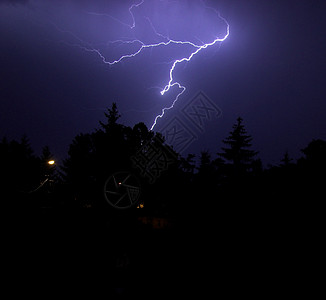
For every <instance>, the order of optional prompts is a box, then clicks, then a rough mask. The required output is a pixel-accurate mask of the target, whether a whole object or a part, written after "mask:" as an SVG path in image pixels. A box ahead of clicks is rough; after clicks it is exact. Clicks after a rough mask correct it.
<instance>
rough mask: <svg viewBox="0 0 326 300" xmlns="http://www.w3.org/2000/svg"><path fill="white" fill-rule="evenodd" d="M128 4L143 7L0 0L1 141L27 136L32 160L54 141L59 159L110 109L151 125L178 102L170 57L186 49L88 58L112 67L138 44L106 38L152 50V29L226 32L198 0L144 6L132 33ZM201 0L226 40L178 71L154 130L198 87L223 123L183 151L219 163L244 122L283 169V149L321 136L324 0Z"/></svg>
mask: <svg viewBox="0 0 326 300" xmlns="http://www.w3.org/2000/svg"><path fill="white" fill-rule="evenodd" d="M133 3H139V1H138V2H137V1H127V0H123V1H121V0H119V1H118V0H115V1H108V0H70V1H68V0H67V1H64V0H30V1H28V0H25V1H23V0H21V1H18V0H16V1H12V0H7V1H4V0H0V137H3V136H6V137H7V138H9V139H20V137H21V136H22V135H23V134H26V135H27V136H28V137H29V139H30V142H31V145H32V147H33V149H34V150H35V151H36V153H37V154H39V153H40V151H41V149H42V147H43V146H45V145H49V146H50V149H51V151H52V152H53V153H54V154H55V155H56V157H57V158H58V159H59V160H61V159H63V158H65V157H66V155H67V151H68V146H69V144H70V143H71V141H72V139H73V137H74V136H75V135H77V134H78V133H81V132H83V133H86V132H91V131H93V130H94V129H95V128H98V122H99V120H103V117H104V112H105V111H106V108H107V107H110V106H111V104H112V102H116V103H117V105H118V109H119V111H120V113H121V114H122V118H121V122H122V123H124V124H125V125H130V126H133V125H134V124H136V123H138V122H144V123H145V124H146V125H147V126H148V127H150V126H151V125H152V123H153V120H154V118H155V116H156V115H158V114H159V113H160V112H161V109H162V108H163V107H165V106H169V105H171V103H172V101H173V96H175V95H176V91H174V90H171V92H169V93H168V94H166V95H164V96H161V95H160V89H162V88H163V87H164V86H165V85H166V84H167V81H168V78H169V69H170V67H171V61H173V60H175V59H179V58H180V56H182V55H189V53H190V52H189V51H190V50H191V49H190V48H189V46H184V47H175V46H173V47H165V48H164V49H163V47H158V48H157V49H152V50H151V49H146V51H144V52H142V53H141V54H140V55H138V56H137V57H135V58H133V59H127V60H124V61H122V62H121V63H120V64H116V65H114V66H110V65H108V64H105V63H104V62H103V60H102V59H101V58H100V57H99V55H98V53H96V52H94V51H85V50H86V49H98V50H100V51H101V53H102V54H103V55H104V56H105V57H106V58H107V59H108V60H114V59H118V58H119V56H121V55H123V54H128V53H131V52H132V51H135V49H136V48H137V46H139V45H137V44H135V43H134V44H123V43H121V42H116V43H112V42H113V41H117V40H124V41H126V40H131V39H139V40H140V39H141V40H142V41H144V42H145V43H150V42H153V41H155V42H158V41H159V36H158V35H157V34H155V33H154V30H153V28H155V29H156V31H157V32H159V33H160V34H162V35H164V36H169V37H170V38H171V39H172V38H174V39H182V40H189V41H192V42H194V43H198V44H201V43H207V42H209V41H211V40H212V39H214V37H216V36H220V35H223V34H225V29H226V28H225V24H224V23H223V22H221V19H218V17H217V14H216V12H215V10H213V9H205V7H204V5H203V2H202V1H200V0H198V1H195V0H193V1H167V0H163V1H160V0H156V1H155V0H151V1H149V0H148V1H145V3H144V5H143V6H142V7H137V8H135V9H134V10H133V11H134V16H135V21H136V27H135V28H134V29H130V26H132V23H133V20H132V17H131V15H130V13H129V10H128V8H129V7H130V6H131V5H132V4H133ZM205 3H206V5H207V6H209V7H212V8H214V9H216V10H218V11H219V12H220V14H221V15H222V16H223V17H224V18H225V19H226V20H227V21H228V23H229V25H230V36H229V37H228V38H227V40H226V41H224V42H223V43H218V44H216V45H214V46H213V47H210V48H208V49H205V50H203V51H201V52H200V53H199V54H198V55H196V56H195V57H194V58H193V59H192V60H191V62H189V63H183V64H180V65H179V66H178V67H177V68H176V70H175V73H174V76H175V78H176V80H178V81H179V82H180V83H182V85H183V86H185V87H186V88H187V90H186V92H185V93H184V94H183V95H182V96H181V97H180V98H179V101H178V102H177V104H176V106H175V108H174V109H173V111H172V110H171V111H168V112H167V113H166V115H165V116H164V118H162V119H161V120H159V121H158V122H159V123H158V125H159V126H158V127H157V128H158V129H159V128H160V126H161V127H164V122H167V121H168V120H169V118H171V116H172V115H173V116H179V117H181V111H182V109H183V107H184V105H185V104H186V103H189V100H190V99H192V98H193V97H194V96H195V95H196V94H197V93H198V92H199V91H203V92H204V93H205V95H207V97H209V99H210V100H211V101H213V103H215V105H216V106H217V107H218V108H219V109H220V111H221V115H220V116H219V117H218V118H216V119H212V120H210V121H207V122H206V123H205V127H204V130H202V131H201V132H199V131H196V132H195V134H196V140H195V141H194V142H193V143H192V144H191V145H190V146H189V147H188V148H187V150H186V152H185V153H183V154H187V153H188V152H192V153H196V154H198V153H199V151H200V150H209V151H210V152H211V153H212V155H213V156H215V153H216V152H218V151H220V148H221V146H222V144H221V140H222V139H224V138H225V137H226V136H227V135H228V133H229V131H230V130H231V129H232V125H233V124H234V123H235V122H236V119H237V117H239V116H241V117H242V118H243V119H244V125H245V126H246V129H247V131H248V133H249V134H251V135H252V137H253V148H254V149H255V150H257V151H259V157H260V158H261V159H262V160H263V163H264V164H277V163H279V161H280V159H281V158H282V157H283V155H284V153H285V151H288V152H289V155H290V156H291V157H293V158H298V157H300V155H301V154H300V149H302V148H304V147H306V146H307V145H308V143H309V142H310V141H311V140H312V139H318V138H320V139H326V122H325V117H326V84H325V78H326V40H325V37H326V18H325V14H326V1H325V0H313V1H312V0H296V1H287V0H282V1H278V0H275V1H269V0H228V1H227V0H217V1H206V2H205ZM146 17H148V18H150V20H151V23H152V25H153V26H151V25H150V22H149V21H148V19H146ZM154 130H156V128H155V129H154Z"/></svg>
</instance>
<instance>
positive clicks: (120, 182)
mask: <svg viewBox="0 0 326 300" xmlns="http://www.w3.org/2000/svg"><path fill="white" fill-rule="evenodd" d="M140 192H141V186H140V181H139V180H138V178H137V177H136V176H135V175H134V174H133V173H131V172H129V171H125V172H117V173H114V174H112V175H111V176H109V177H108V179H107V180H106V181H105V184H104V198H105V200H106V201H107V202H108V203H109V204H110V205H111V206H113V207H114V208H117V209H127V208H131V207H133V206H135V205H136V204H137V202H138V200H139V197H140Z"/></svg>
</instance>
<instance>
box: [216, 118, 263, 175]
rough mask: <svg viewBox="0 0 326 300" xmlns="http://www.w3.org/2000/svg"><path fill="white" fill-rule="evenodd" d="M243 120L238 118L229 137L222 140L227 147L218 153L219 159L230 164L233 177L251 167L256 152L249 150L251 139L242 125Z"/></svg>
mask: <svg viewBox="0 0 326 300" xmlns="http://www.w3.org/2000/svg"><path fill="white" fill-rule="evenodd" d="M242 121H243V119H242V118H240V117H239V118H238V119H237V123H236V124H234V125H233V127H232V128H233V130H232V131H231V132H230V135H229V136H228V137H227V138H226V139H224V140H223V143H224V144H225V145H227V146H228V147H222V150H223V152H221V153H218V155H220V156H221V157H223V158H224V159H226V160H227V161H229V162H230V164H229V166H231V172H232V173H233V175H241V174H244V173H245V172H246V171H248V170H249V169H250V168H251V167H252V163H253V161H254V157H255V156H256V155H257V154H258V152H256V151H253V150H250V149H248V148H250V147H251V146H252V145H251V141H252V137H251V136H250V135H248V134H247V131H246V129H245V127H244V125H243V124H242Z"/></svg>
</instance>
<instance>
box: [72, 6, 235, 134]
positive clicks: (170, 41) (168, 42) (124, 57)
mask: <svg viewBox="0 0 326 300" xmlns="http://www.w3.org/2000/svg"><path fill="white" fill-rule="evenodd" d="M144 2H145V0H141V1H140V2H138V3H136V4H133V5H131V6H130V7H129V13H130V16H131V20H132V24H131V25H130V24H127V23H125V22H122V21H120V20H118V19H116V18H115V17H113V16H111V15H109V14H99V13H94V12H89V14H92V15H96V16H107V17H110V18H111V19H113V20H115V21H117V22H119V23H120V24H122V25H124V26H126V27H129V28H130V30H133V29H135V28H136V26H137V24H136V18H135V15H134V10H135V9H138V8H140V7H141V6H142V5H143V4H144ZM201 2H202V3H203V5H204V6H205V8H206V9H211V10H213V11H214V12H215V13H216V15H217V16H218V18H219V19H220V20H222V21H223V22H224V23H225V25H226V33H225V35H224V36H223V37H216V38H215V39H214V40H212V41H211V42H209V43H203V42H201V45H198V44H195V43H193V42H191V41H181V40H174V39H170V38H169V37H167V36H165V35H163V34H161V33H159V32H158V31H157V30H156V29H155V27H154V25H153V23H152V22H151V20H150V18H148V17H146V18H145V19H146V20H147V21H148V23H149V25H150V27H151V29H152V30H153V32H154V34H155V35H156V36H157V37H158V38H160V39H161V40H162V39H163V40H164V41H160V42H157V43H153V44H147V43H144V42H143V41H141V40H139V39H131V40H117V41H113V42H110V43H121V44H138V45H139V48H138V50H137V51H135V52H133V53H130V54H124V55H122V56H121V57H119V58H118V59H116V60H112V61H110V60H107V59H106V57H105V56H104V55H103V54H102V53H101V51H100V50H98V49H96V48H94V47H92V46H91V45H89V44H86V43H83V45H82V44H71V45H72V46H78V47H79V48H81V49H82V50H84V51H87V52H93V53H95V54H97V55H98V56H99V57H100V59H101V60H102V61H103V63H105V64H108V65H115V64H118V63H120V62H122V61H123V60H127V59H131V58H134V57H136V56H137V55H139V54H140V53H142V52H143V51H144V50H146V49H154V48H157V47H167V46H169V45H188V46H190V47H191V48H193V51H192V52H191V53H190V54H189V55H188V56H185V57H182V58H180V59H176V60H174V61H172V62H171V67H170V70H169V79H168V82H167V83H166V85H165V86H164V88H163V89H162V90H161V91H160V94H161V95H162V96H163V95H164V94H165V93H167V92H168V91H169V90H170V89H171V88H172V87H177V88H178V90H179V92H178V94H177V95H176V97H175V98H174V100H173V101H172V104H171V105H170V106H168V107H164V108H163V109H162V111H161V113H160V114H159V115H157V116H156V117H155V119H154V122H153V124H152V126H151V128H150V130H153V129H154V127H155V126H156V124H157V121H158V119H160V118H163V116H164V114H165V112H166V111H168V110H170V109H172V108H173V107H174V105H175V103H176V102H177V101H178V100H179V98H180V96H181V95H182V94H183V93H184V92H185V91H186V87H185V86H183V85H182V84H181V83H179V82H178V81H175V78H174V71H175V69H176V67H177V66H178V65H179V64H181V63H183V62H190V61H191V60H192V58H193V57H194V56H195V55H197V54H198V53H200V52H201V51H203V50H205V49H207V48H209V47H212V46H214V45H216V44H218V43H222V42H224V41H225V40H226V39H227V38H228V36H229V34H230V26H229V23H228V22H227V20H226V19H225V18H223V17H222V16H221V15H220V13H219V12H218V11H217V10H215V9H214V8H211V7H207V6H206V5H205V3H204V1H203V0H201ZM75 38H77V40H79V42H81V39H79V38H78V37H76V36H75Z"/></svg>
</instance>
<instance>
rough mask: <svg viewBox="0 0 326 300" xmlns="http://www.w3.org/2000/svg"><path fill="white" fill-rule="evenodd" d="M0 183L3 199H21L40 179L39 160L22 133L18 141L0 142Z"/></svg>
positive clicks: (4, 139) (3, 140) (13, 200)
mask: <svg viewBox="0 0 326 300" xmlns="http://www.w3.org/2000/svg"><path fill="white" fill-rule="evenodd" d="M0 165H1V168H0V185H1V191H2V193H3V195H2V196H3V199H5V198H7V200H8V199H11V200H12V203H10V205H15V204H17V203H14V202H15V201H16V202H17V200H18V201H23V198H25V196H26V194H27V192H28V191H30V190H32V189H33V188H35V186H37V185H38V184H39V181H40V160H39V159H38V158H37V157H36V156H35V155H34V153H33V150H32V148H31V146H30V143H29V141H28V139H27V137H26V135H24V136H23V137H22V138H21V140H20V142H17V141H15V140H12V141H8V140H7V139H6V138H3V139H2V141H1V142H0Z"/></svg>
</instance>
